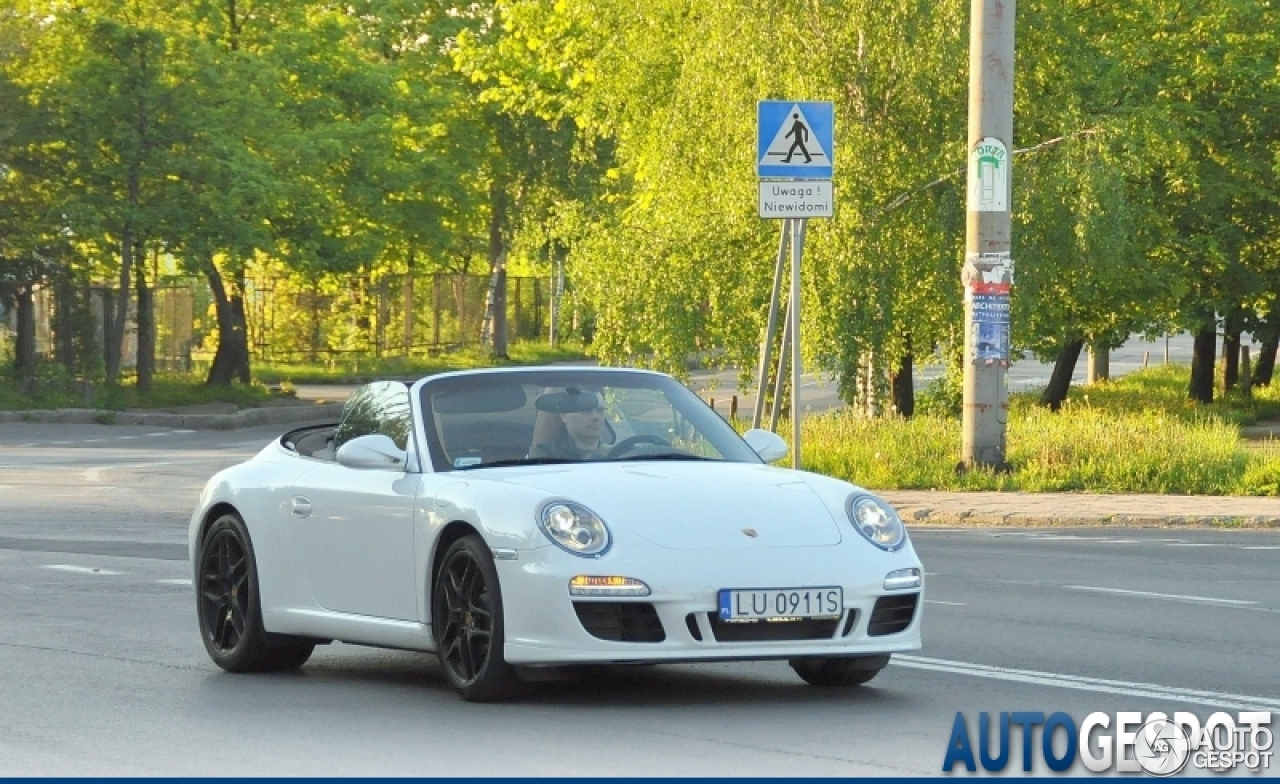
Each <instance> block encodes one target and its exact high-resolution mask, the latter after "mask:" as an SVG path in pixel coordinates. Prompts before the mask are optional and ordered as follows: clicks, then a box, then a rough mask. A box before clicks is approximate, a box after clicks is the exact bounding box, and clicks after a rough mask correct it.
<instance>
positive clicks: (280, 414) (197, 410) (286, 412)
mask: <svg viewBox="0 0 1280 784" xmlns="http://www.w3.org/2000/svg"><path fill="white" fill-rule="evenodd" d="M341 414H342V403H340V402H339V403H332V402H327V401H320V400H297V399H294V398H280V399H276V400H270V401H267V402H266V403H264V404H263V405H262V406H261V407H259V408H244V409H238V408H237V407H236V406H234V405H231V404H229V403H208V404H205V405H200V406H183V407H179V408H170V409H129V410H125V411H102V410H98V409H92V408H61V409H52V410H31V411H0V425H2V424H5V423H7V422H47V423H52V424H63V425H92V424H99V425H142V426H147V427H175V428H183V429H187V430H234V429H235V428H240V427H255V426H257V425H286V424H294V423H307V422H337V421H338V417H339V416H340V415H341Z"/></svg>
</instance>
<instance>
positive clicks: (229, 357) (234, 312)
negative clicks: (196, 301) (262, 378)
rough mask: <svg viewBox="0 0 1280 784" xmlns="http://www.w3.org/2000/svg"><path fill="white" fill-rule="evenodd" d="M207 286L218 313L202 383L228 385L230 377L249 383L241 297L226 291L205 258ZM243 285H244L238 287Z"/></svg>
mask: <svg viewBox="0 0 1280 784" xmlns="http://www.w3.org/2000/svg"><path fill="white" fill-rule="evenodd" d="M204 272H205V277H206V278H208V280H209V289H210V290H211V291H212V292H213V301H214V309H215V311H216V312H217V314H218V350H217V351H216V352H215V353H214V355H213V365H211V366H210V367H209V376H208V378H207V379H205V383H206V384H208V385H210V386H213V385H217V386H229V385H230V384H231V382H232V381H236V380H239V381H240V382H241V383H244V384H247V383H249V339H248V330H247V329H246V328H245V326H246V322H245V317H244V297H243V295H241V294H239V293H236V294H232V295H229V294H228V293H227V287H226V284H225V283H224V281H223V279H222V274H221V273H220V272H218V268H217V267H216V266H215V265H214V263H213V259H208V260H206V262H205V265H204ZM241 288H242V289H243V287H241Z"/></svg>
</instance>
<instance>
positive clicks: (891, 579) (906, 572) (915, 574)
mask: <svg viewBox="0 0 1280 784" xmlns="http://www.w3.org/2000/svg"><path fill="white" fill-rule="evenodd" d="M919 587H920V570H919V569H898V570H897V571H893V572H889V573H888V574H886V575H885V576H884V589H885V590H886V591H904V590H906V589H908V588H919Z"/></svg>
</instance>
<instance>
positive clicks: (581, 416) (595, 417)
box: [560, 394, 604, 444]
mask: <svg viewBox="0 0 1280 784" xmlns="http://www.w3.org/2000/svg"><path fill="white" fill-rule="evenodd" d="M595 399H596V407H595V408H592V409H589V410H587V411H575V412H573V413H571V414H561V415H560V417H561V418H562V419H563V420H564V426H565V429H567V430H568V431H569V436H570V437H571V438H572V439H573V440H574V441H577V442H578V443H579V444H584V443H586V444H595V443H598V442H599V441H600V430H601V428H602V427H603V425H604V401H603V400H601V399H600V395H598V394H597V395H595Z"/></svg>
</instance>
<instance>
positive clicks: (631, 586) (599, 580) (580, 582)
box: [569, 574, 650, 596]
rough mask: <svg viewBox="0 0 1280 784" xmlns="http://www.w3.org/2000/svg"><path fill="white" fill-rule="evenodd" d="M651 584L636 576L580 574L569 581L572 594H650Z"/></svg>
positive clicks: (570, 593)
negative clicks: (648, 584) (646, 583)
mask: <svg viewBox="0 0 1280 784" xmlns="http://www.w3.org/2000/svg"><path fill="white" fill-rule="evenodd" d="M649 593H650V591H649V586H647V585H645V584H644V583H643V582H641V581H640V580H637V579H635V578H634V577H599V576H596V575H588V574H580V575H578V576H577V577H574V578H573V579H572V580H570V581H569V595H570V596H648V595H649Z"/></svg>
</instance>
